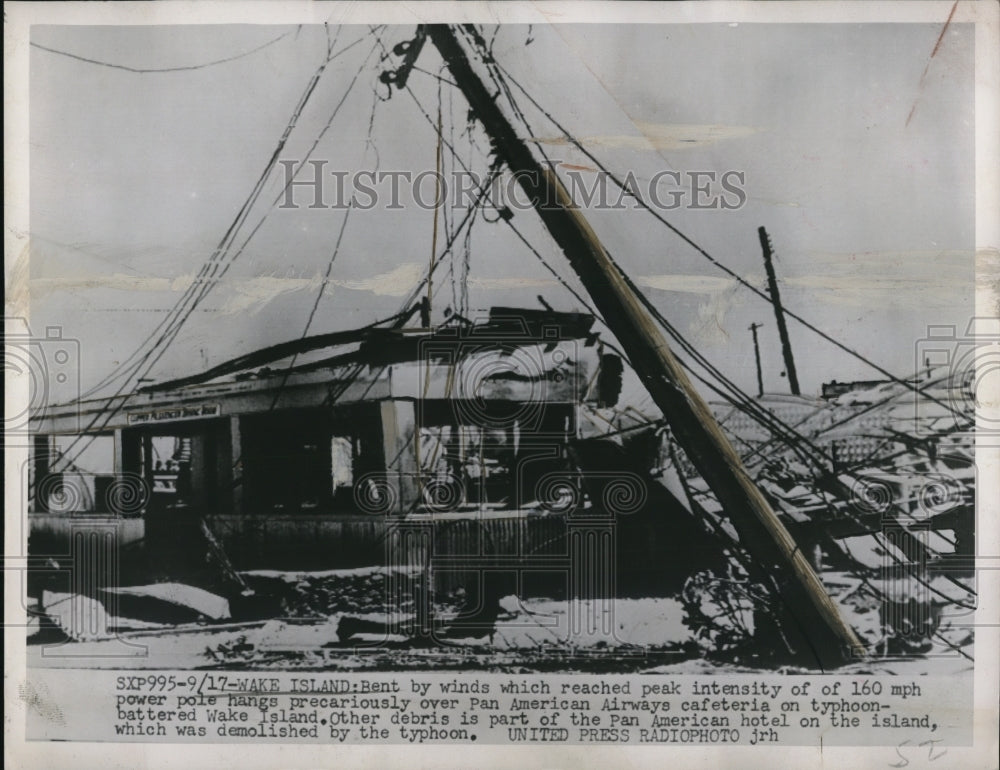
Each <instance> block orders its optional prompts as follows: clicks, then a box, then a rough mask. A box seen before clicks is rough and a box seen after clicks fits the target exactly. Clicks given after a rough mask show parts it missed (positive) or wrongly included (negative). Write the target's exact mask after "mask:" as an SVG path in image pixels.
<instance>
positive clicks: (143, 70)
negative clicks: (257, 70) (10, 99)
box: [31, 31, 292, 75]
mask: <svg viewBox="0 0 1000 770" xmlns="http://www.w3.org/2000/svg"><path fill="white" fill-rule="evenodd" d="M291 34H292V33H291V32H290V31H289V32H285V33H284V34H281V35H278V36H277V37H276V38H274V39H273V40H269V41H268V42H266V43H264V44H262V45H259V46H257V47H256V48H251V49H250V50H249V51H244V52H243V53H240V54H236V55H235V56H228V57H226V58H225V59H216V60H214V61H209V62H204V63H202V64H188V65H185V66H181V67H129V66H128V65H127V64H115V63H114V62H107V61H100V60H99V59H90V58H88V57H86V56H80V55H79V54H75V53H70V52H69V51H61V50H59V49H58V48H49V47H48V46H45V45H42V44H41V43H31V47H32V48H38V49H39V50H42V51H47V52H48V53H54V54H57V55H58V56H65V57H66V58H68V59H76V60H77V61H82V62H86V63H87V64H95V65H97V66H99V67H110V68H111V69H116V70H124V71H125V72H134V73H137V74H139V75H146V74H150V73H161V72H187V71H190V70H200V69H205V68H206V67H214V66H216V65H217V64H226V63H227V62H231V61H236V60H238V59H243V58H246V57H247V56H252V55H253V54H255V53H257V52H258V51H263V50H264V49H265V48H268V47H270V46H272V45H274V44H275V43H277V42H278V41H279V40H283V39H284V38H286V37H288V36H289V35H291Z"/></svg>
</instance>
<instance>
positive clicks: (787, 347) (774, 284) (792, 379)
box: [757, 227, 802, 396]
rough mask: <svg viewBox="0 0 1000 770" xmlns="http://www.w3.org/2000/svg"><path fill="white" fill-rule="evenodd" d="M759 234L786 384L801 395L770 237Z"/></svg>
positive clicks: (760, 228) (765, 232)
mask: <svg viewBox="0 0 1000 770" xmlns="http://www.w3.org/2000/svg"><path fill="white" fill-rule="evenodd" d="M757 235H758V236H760V247H761V249H763V250H764V270H765V271H766V272H767V290H768V293H769V294H770V295H771V304H772V305H774V316H775V319H776V320H777V322H778V336H779V337H781V355H783V356H784V357H785V371H786V372H787V373H788V386H789V387H790V388H791V389H792V395H793V396H799V395H802V394H801V392H800V391H799V376H798V374H797V373H796V372H795V359H794V358H792V342H791V340H789V339H788V327H787V326H785V311H784V309H783V308H782V307H781V294H779V293H778V279H777V277H776V276H775V275H774V265H773V264H772V263H771V239H770V238H769V237H768V235H767V230H765V229H764V228H763V227H758V228H757Z"/></svg>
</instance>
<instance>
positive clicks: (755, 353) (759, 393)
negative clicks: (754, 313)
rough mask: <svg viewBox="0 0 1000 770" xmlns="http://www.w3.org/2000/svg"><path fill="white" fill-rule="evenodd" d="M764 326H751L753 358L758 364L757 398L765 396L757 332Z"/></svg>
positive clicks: (754, 323)
mask: <svg viewBox="0 0 1000 770" xmlns="http://www.w3.org/2000/svg"><path fill="white" fill-rule="evenodd" d="M762 325H763V324H759V323H757V322H756V321H754V322H753V323H752V324H750V333H751V334H752V335H753V357H754V360H755V361H756V362H757V398H760V397H761V396H763V395H764V375H763V373H762V372H761V370H760V344H759V343H758V342H757V330H758V329H759V328H760V327H761V326H762Z"/></svg>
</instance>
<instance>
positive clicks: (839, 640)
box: [421, 25, 864, 666]
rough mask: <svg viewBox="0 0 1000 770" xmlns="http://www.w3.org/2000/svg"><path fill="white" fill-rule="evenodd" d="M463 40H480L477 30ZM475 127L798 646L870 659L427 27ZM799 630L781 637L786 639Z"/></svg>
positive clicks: (700, 408) (440, 34) (551, 179)
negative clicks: (778, 600) (784, 610)
mask: <svg viewBox="0 0 1000 770" xmlns="http://www.w3.org/2000/svg"><path fill="white" fill-rule="evenodd" d="M466 31H467V32H468V34H469V35H470V36H472V37H473V39H474V37H475V36H476V35H477V33H476V31H475V30H474V29H472V28H467V29H466ZM421 34H427V36H428V37H429V38H430V40H431V42H432V43H433V44H434V45H435V47H436V48H437V49H438V51H439V52H440V53H441V56H442V57H443V59H444V61H445V63H446V64H447V66H448V69H449V70H450V72H451V75H452V77H453V79H454V80H455V83H457V84H458V86H459V88H460V89H461V90H462V93H463V94H464V95H465V98H466V99H467V100H468V102H469V106H470V107H471V108H472V110H473V112H474V113H475V115H476V117H477V118H478V119H479V120H480V121H481V122H482V124H483V126H484V128H485V130H486V131H487V133H488V134H489V135H490V137H491V139H492V140H493V144H494V147H495V149H496V151H497V153H498V154H499V156H500V157H501V158H502V159H503V160H504V161H505V162H506V163H507V166H508V167H509V169H510V171H511V173H512V174H513V175H514V176H515V178H516V179H517V180H518V183H519V184H520V186H521V188H522V189H523V190H524V192H525V193H526V194H527V195H528V196H529V197H530V198H531V200H532V201H533V202H534V203H535V208H536V210H537V211H538V214H539V216H541V218H542V221H543V222H544V224H545V225H546V227H547V228H548V230H549V232H550V233H551V234H552V237H553V238H554V239H555V241H556V243H557V244H558V245H559V247H560V248H561V249H562V251H563V253H564V254H565V255H566V257H567V258H568V259H569V262H570V264H571V265H572V267H573V269H574V270H575V271H576V273H577V275H579V276H580V280H581V281H582V282H583V285H584V287H585V288H586V289H587V291H588V293H589V294H590V296H591V297H592V298H593V300H594V303H595V305H596V306H597V309H598V310H599V311H600V313H601V315H602V316H603V317H604V320H605V322H606V323H607V325H608V326H609V328H610V329H611V330H612V331H613V332H614V334H615V336H616V337H617V338H618V341H619V343H620V344H621V345H622V347H623V348H624V350H625V352H626V354H627V355H628V357H629V360H630V362H631V364H632V366H633V367H634V369H635V371H636V373H637V374H638V375H639V377H640V378H641V379H642V381H643V383H644V385H645V387H646V388H647V390H648V391H649V394H650V396H651V397H652V398H653V400H654V401H655V402H656V404H657V406H658V407H659V408H660V410H661V411H662V412H663V414H664V417H665V418H666V419H667V420H668V421H669V423H670V425H671V427H672V429H673V431H674V434H675V436H676V437H677V441H678V442H679V444H680V445H681V446H682V447H683V449H684V451H685V452H686V453H687V455H688V456H689V457H690V459H691V461H692V462H693V463H694V465H695V466H696V467H697V469H698V471H699V472H700V473H701V475H702V476H703V477H704V479H705V481H706V482H707V483H708V484H709V486H710V487H711V488H712V491H713V492H714V493H715V494H716V496H717V497H718V499H719V502H720V503H721V504H722V505H723V507H724V509H725V511H726V513H727V515H728V516H730V517H731V519H732V522H733V525H734V526H735V527H736V529H737V531H738V532H739V535H740V539H741V541H742V542H743V544H744V545H745V546H746V547H747V549H748V550H749V551H750V553H751V554H752V555H753V557H754V562H755V565H756V567H757V568H758V569H759V570H760V572H761V574H765V573H770V574H771V575H772V576H778V577H781V578H784V581H783V583H784V585H783V586H782V591H781V593H782V597H783V599H784V600H785V601H786V602H787V604H788V607H789V609H790V611H791V612H790V613H789V615H790V616H791V617H792V618H793V620H794V622H795V623H796V624H797V626H798V631H799V633H798V634H797V636H798V638H799V639H800V640H801V642H802V644H804V645H807V646H808V647H809V648H811V650H808V651H807V650H804V649H802V648H801V647H799V649H797V650H796V651H797V652H799V653H803V654H804V653H806V652H811V653H812V654H813V655H814V656H815V658H814V659H815V660H817V661H818V662H819V663H820V664H821V665H823V666H830V665H836V664H838V663H842V662H843V661H844V660H846V659H849V658H850V657H851V656H854V657H857V656H862V655H864V646H863V645H862V643H861V642H860V640H859V639H858V637H857V636H856V635H855V633H854V631H853V630H852V629H851V627H850V626H848V625H847V624H846V623H845V622H844V620H843V619H842V618H841V617H840V613H839V612H838V610H837V607H836V605H835V604H834V603H833V602H832V600H831V599H830V597H829V596H828V595H827V593H826V591H825V590H824V588H823V585H822V583H820V581H819V578H818V577H817V576H816V573H815V572H813V570H812V567H811V566H810V564H809V562H808V561H807V559H806V558H805V557H804V556H803V554H802V552H801V551H800V550H799V548H798V546H797V545H796V543H795V541H794V540H793V539H792V536H791V535H790V534H789V533H788V531H787V530H786V529H785V527H784V525H783V524H782V523H781V521H780V520H779V519H778V517H777V516H776V515H775V513H774V511H773V510H771V507H770V505H769V504H768V502H767V500H766V499H765V498H764V496H763V495H762V494H761V492H760V490H759V489H757V487H756V485H755V484H754V483H753V481H752V479H751V478H750V476H749V474H748V473H747V471H746V469H745V468H744V467H743V463H742V461H741V459H740V457H739V455H738V454H737V453H736V450H734V449H733V447H732V445H731V444H730V443H729V440H728V439H727V438H726V437H725V435H724V434H723V432H722V429H721V428H720V427H719V425H718V423H717V422H716V421H715V417H714V416H713V414H712V412H711V410H710V409H709V407H708V404H706V403H705V401H704V399H702V397H701V396H700V395H699V394H698V392H697V391H696V390H695V389H694V387H693V385H692V384H691V382H690V380H689V379H688V376H687V374H686V373H685V372H684V370H683V369H682V368H681V366H680V364H679V363H678V361H677V359H676V358H675V357H674V355H673V353H672V352H671V351H670V348H669V346H668V345H667V341H666V339H665V338H664V337H663V334H662V333H661V331H660V329H659V328H658V327H657V326H656V325H655V324H654V322H653V320H652V319H651V318H650V317H649V315H648V314H647V313H646V312H645V310H644V308H643V307H642V305H641V304H640V302H639V299H638V298H637V297H636V296H635V294H634V293H633V292H632V291H631V290H630V289H629V287H628V285H627V284H626V282H625V280H624V279H623V277H622V275H621V273H620V272H619V271H618V269H617V268H616V266H615V265H614V264H613V263H612V261H611V259H610V258H609V256H608V254H607V252H606V251H605V249H604V247H603V246H602V245H601V242H600V240H599V239H598V237H597V234H596V233H595V232H594V230H593V229H592V228H591V226H590V224H589V223H588V222H587V220H586V219H585V218H584V217H583V215H582V214H581V213H580V211H579V209H577V208H576V207H575V206H574V204H573V201H572V199H571V198H570V195H569V193H568V192H567V190H566V188H565V186H564V185H563V184H562V182H561V181H560V180H559V178H558V176H556V174H555V173H554V172H553V171H552V170H551V169H549V168H545V167H544V166H543V165H542V164H541V163H539V161H538V160H536V159H535V157H534V155H533V154H532V152H531V150H530V149H529V148H528V146H527V144H526V143H525V142H524V141H523V140H522V139H521V138H520V137H519V136H518V135H517V133H516V132H515V131H514V129H513V127H512V126H511V124H510V122H509V121H508V120H507V118H506V117H505V116H504V114H503V112H502V111H501V109H500V108H499V107H498V105H497V103H496V100H495V98H494V95H492V94H491V93H490V92H489V91H488V90H487V88H486V87H485V86H484V84H483V82H482V80H481V79H480V77H479V76H478V75H477V74H476V71H475V70H474V68H473V65H472V63H471V61H470V57H469V55H468V54H467V53H466V49H465V47H464V45H463V44H462V42H460V40H459V34H457V33H456V31H455V30H453V29H452V28H451V27H449V26H446V25H428V26H426V27H424V28H423V30H422V32H421ZM793 630H794V629H792V628H790V627H788V626H787V625H786V627H785V628H784V631H785V633H786V636H788V635H790V633H789V632H791V631H793Z"/></svg>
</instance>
